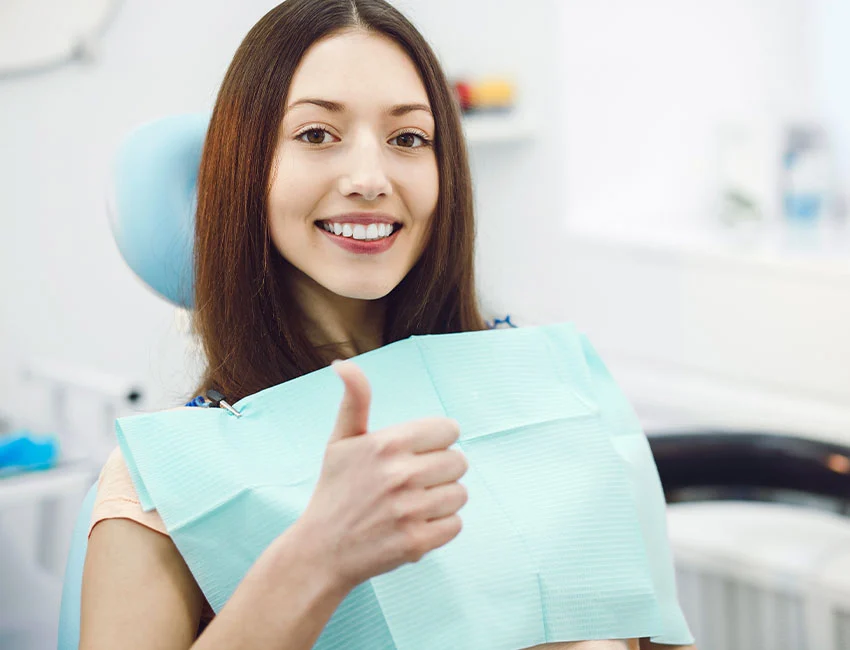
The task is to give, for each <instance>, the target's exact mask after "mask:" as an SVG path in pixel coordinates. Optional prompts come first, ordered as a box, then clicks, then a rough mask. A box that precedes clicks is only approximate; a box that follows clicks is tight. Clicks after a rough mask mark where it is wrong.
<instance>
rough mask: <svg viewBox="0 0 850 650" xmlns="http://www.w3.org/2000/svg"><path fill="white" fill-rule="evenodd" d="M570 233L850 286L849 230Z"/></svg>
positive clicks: (569, 230) (570, 233) (701, 260)
mask: <svg viewBox="0 0 850 650" xmlns="http://www.w3.org/2000/svg"><path fill="white" fill-rule="evenodd" d="M566 234H567V236H568V237H570V238H571V239H575V240H577V241H583V242H587V243H589V244H594V245H602V246H610V247H616V248H622V249H623V250H624V251H625V250H631V251H633V252H637V253H640V252H646V253H650V254H653V255H664V256H669V257H676V258H679V259H687V260H689V261H691V262H694V263H708V264H720V265H724V264H725V265H734V266H746V267H750V268H753V269H757V270H761V271H767V272H778V273H783V274H791V275H794V276H797V277H798V278H810V279H813V280H817V281H826V282H830V283H838V284H840V285H842V286H850V232H848V231H845V232H838V231H837V232H835V233H833V234H832V235H824V234H821V235H819V236H816V235H815V233H809V234H806V233H800V234H795V233H793V232H790V231H785V230H781V229H775V230H765V231H764V232H763V233H761V234H751V235H749V236H746V235H741V234H739V235H735V234H734V233H732V232H723V231H720V230H715V231H711V230H709V229H705V230H692V231H683V232H624V231H620V232H617V231H616V230H614V229H610V230H607V231H602V230H594V229H589V228H588V229H585V228H581V229H579V228H571V227H568V228H567V230H566ZM818 237H819V240H820V241H818ZM824 242H828V243H824Z"/></svg>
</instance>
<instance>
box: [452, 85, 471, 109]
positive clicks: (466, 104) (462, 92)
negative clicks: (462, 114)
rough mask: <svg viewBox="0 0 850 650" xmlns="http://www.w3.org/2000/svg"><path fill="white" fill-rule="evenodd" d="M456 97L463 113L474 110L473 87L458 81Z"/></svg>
mask: <svg viewBox="0 0 850 650" xmlns="http://www.w3.org/2000/svg"><path fill="white" fill-rule="evenodd" d="M454 87H455V95H456V96H457V99H458V102H459V103H460V109H461V110H462V111H468V110H469V109H470V108H472V87H471V86H470V84H468V83H467V82H465V81H456V82H455V84H454Z"/></svg>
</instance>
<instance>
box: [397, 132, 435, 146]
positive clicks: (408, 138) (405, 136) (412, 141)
mask: <svg viewBox="0 0 850 650" xmlns="http://www.w3.org/2000/svg"><path fill="white" fill-rule="evenodd" d="M417 138H418V139H419V140H421V141H422V142H421V144H418V145H417V144H416V139H417ZM393 139H394V140H398V146H400V147H404V148H405V149H418V148H419V147H423V146H425V145H426V144H428V141H427V140H425V138H423V137H422V136H421V135H419V134H417V133H402V134H400V135H397V136H396V137H395V138H393Z"/></svg>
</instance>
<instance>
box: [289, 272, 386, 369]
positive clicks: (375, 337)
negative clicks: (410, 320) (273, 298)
mask: <svg viewBox="0 0 850 650" xmlns="http://www.w3.org/2000/svg"><path fill="white" fill-rule="evenodd" d="M304 280H305V281H302V282H297V283H295V284H296V296H297V299H298V302H299V304H300V305H301V308H302V311H303V313H304V316H305V318H306V321H307V336H308V337H309V339H310V341H311V342H312V343H313V345H314V347H316V348H317V349H322V348H328V351H329V353H330V354H331V356H333V358H348V357H353V356H356V355H358V354H362V353H364V352H368V351H370V350H374V349H375V348H379V347H381V346H382V345H383V343H384V341H383V331H384V321H385V318H386V301H385V300H384V299H377V300H360V299H357V298H347V297H345V296H340V295H337V294H335V293H333V292H331V291H328V290H327V289H325V288H324V287H323V286H321V285H319V284H318V283H316V282H315V281H313V280H312V279H310V278H305V279H304Z"/></svg>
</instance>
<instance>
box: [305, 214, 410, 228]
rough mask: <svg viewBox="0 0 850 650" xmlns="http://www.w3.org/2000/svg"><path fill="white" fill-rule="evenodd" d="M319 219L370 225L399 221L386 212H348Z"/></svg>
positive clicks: (329, 221) (326, 221) (327, 221)
mask: <svg viewBox="0 0 850 650" xmlns="http://www.w3.org/2000/svg"><path fill="white" fill-rule="evenodd" d="M319 221H322V222H325V223H359V224H363V225H367V226H368V225H369V224H370V223H399V221H398V219H395V218H393V217H392V216H391V215H389V214H387V213H386V212H347V213H346V214H338V215H336V216H334V217H327V218H325V219H320V220H319Z"/></svg>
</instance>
